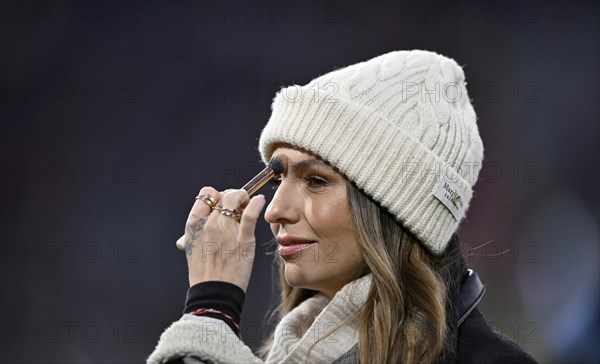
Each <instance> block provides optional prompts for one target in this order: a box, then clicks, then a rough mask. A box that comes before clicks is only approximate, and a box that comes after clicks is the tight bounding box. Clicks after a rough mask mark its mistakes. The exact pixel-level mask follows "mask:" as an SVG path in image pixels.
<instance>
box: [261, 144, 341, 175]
mask: <svg viewBox="0 0 600 364" xmlns="http://www.w3.org/2000/svg"><path fill="white" fill-rule="evenodd" d="M274 158H278V159H281V160H283V162H284V163H285V164H286V167H288V168H291V169H292V170H294V169H298V170H301V169H305V168H308V167H315V166H316V167H318V168H323V169H325V170H330V171H334V172H337V170H336V169H335V168H334V167H332V166H331V165H329V163H327V162H326V161H324V160H323V159H322V158H320V157H319V156H318V155H315V154H313V153H311V152H309V151H306V150H302V149H300V148H296V147H294V146H290V145H287V144H284V145H279V146H277V147H276V148H275V149H274V150H273V154H272V155H271V159H274ZM288 168H286V169H288Z"/></svg>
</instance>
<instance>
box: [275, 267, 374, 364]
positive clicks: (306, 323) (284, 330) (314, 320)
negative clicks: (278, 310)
mask: <svg viewBox="0 0 600 364" xmlns="http://www.w3.org/2000/svg"><path fill="white" fill-rule="evenodd" d="M371 279H372V276H371V274H368V275H366V276H364V277H361V278H359V279H357V280H355V281H353V282H350V283H348V284H347V285H345V286H344V287H343V288H342V289H341V290H340V291H339V292H338V293H336V294H335V296H334V297H333V299H332V300H331V301H329V300H328V298H327V297H326V296H325V295H323V294H321V293H318V294H316V295H314V296H313V297H311V298H309V299H307V300H306V301H304V302H302V303H301V304H300V305H298V307H296V308H294V309H293V310H292V311H290V312H289V313H288V314H287V315H285V316H284V317H283V319H282V320H281V322H280V323H279V324H278V325H277V328H276V329H275V336H274V341H273V346H272V348H271V351H270V353H269V355H268V357H267V363H282V362H283V363H314V362H333V361H335V360H336V359H337V358H338V357H340V356H341V355H343V354H344V353H346V352H347V351H348V350H350V349H351V348H352V346H354V345H355V344H356V343H357V342H358V334H357V332H356V326H357V323H358V315H357V314H358V310H359V308H360V307H361V306H362V304H363V303H364V302H365V301H366V298H367V295H368V293H369V288H370V286H371ZM342 323H343V324H342ZM340 324H342V325H341V326H340Z"/></svg>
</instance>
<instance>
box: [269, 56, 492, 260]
mask: <svg viewBox="0 0 600 364" xmlns="http://www.w3.org/2000/svg"><path fill="white" fill-rule="evenodd" d="M272 109H273V110H272V114H271V117H270V119H269V122H268V123H267V125H266V126H265V128H264V129H263V131H262V133H261V137H260V142H259V150H260V153H261V156H262V159H263V161H264V162H265V163H268V161H269V160H270V158H271V155H272V153H273V148H274V146H275V144H276V143H288V144H291V145H294V146H296V147H300V148H302V149H304V150H307V151H310V152H312V153H314V154H316V155H318V156H319V157H321V158H323V159H324V160H326V161H327V162H329V163H330V164H331V165H333V166H335V167H336V168H338V169H339V170H340V171H341V172H342V173H343V174H345V175H346V176H347V177H348V178H349V179H350V180H352V181H354V182H355V183H356V184H357V186H358V187H359V188H361V189H362V190H363V191H365V192H366V193H367V194H368V195H370V196H371V197H373V198H374V199H375V200H376V201H378V202H379V203H380V204H381V205H382V206H383V207H384V208H385V209H387V210H388V211H389V212H390V213H392V214H393V215H394V216H395V217H396V219H397V220H398V221H399V222H400V223H402V224H403V225H404V226H405V227H406V228H408V229H409V230H410V231H412V232H413V234H415V235H416V236H417V238H419V240H421V241H422V242H423V243H424V244H425V246H426V247H427V248H428V249H429V250H430V251H431V252H433V253H434V254H439V253H441V252H443V250H444V249H445V247H446V243H447V242H448V241H449V240H450V237H451V236H452V234H453V233H454V232H455V231H456V229H457V228H458V225H459V223H460V221H461V220H462V218H463V217H464V215H465V213H466V211H467V209H468V204H469V202H470V200H471V198H472V195H473V193H472V187H473V185H474V184H475V182H476V180H477V176H478V174H479V170H480V169H481V163H482V160H483V144H482V141H481V138H480V136H479V131H478V129H477V125H476V116H475V111H474V110H473V107H472V106H471V103H470V101H469V97H468V95H467V90H466V87H465V77H464V73H463V70H462V68H461V67H460V66H459V65H458V64H457V63H456V62H455V61H454V60H452V59H449V58H446V57H444V56H441V55H439V54H436V53H433V52H427V51H420V50H415V51H396V52H391V53H387V54H384V55H381V56H379V57H376V58H373V59H371V60H369V61H366V62H361V63H358V64H355V65H351V66H348V67H345V68H342V69H338V70H335V71H333V72H330V73H327V74H325V75H323V76H320V77H318V78H316V79H314V80H313V81H311V82H310V83H309V84H307V85H305V86H298V85H295V86H290V87H287V88H284V89H282V90H281V91H279V92H278V93H277V95H276V97H275V99H274V101H273V104H272ZM443 177H445V178H447V179H449V180H451V181H452V182H453V183H454V185H453V186H456V188H457V189H458V190H459V192H460V194H461V195H462V197H463V198H464V200H462V203H463V204H464V209H463V210H461V211H460V215H459V216H456V215H453V213H452V212H451V211H450V210H449V208H448V207H446V206H445V205H444V204H443V203H442V202H441V201H440V199H439V198H436V197H435V196H434V191H435V189H436V187H437V186H438V184H440V182H441V180H442V178H443ZM455 214H456V213H455ZM455 216H456V217H455Z"/></svg>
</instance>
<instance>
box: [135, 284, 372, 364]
mask: <svg viewBox="0 0 600 364" xmlns="http://www.w3.org/2000/svg"><path fill="white" fill-rule="evenodd" d="M370 286H371V275H370V274H369V275H366V276H364V277H362V278H359V279H357V280H356V281H353V282H350V283H348V284H346V285H345V286H344V287H343V288H342V289H341V290H340V291H338V292H337V293H336V295H335V296H334V297H333V299H332V300H331V301H329V300H328V299H327V297H326V296H324V295H323V294H320V293H318V294H316V295H315V296H313V297H311V298H309V299H307V300H306V301H304V302H302V303H301V304H300V305H298V306H297V307H296V308H294V309H293V310H292V311H290V312H289V313H288V314H287V315H285V317H284V318H283V319H282V320H281V322H280V323H279V324H278V325H277V327H276V328H275V335H274V341H273V346H272V348H271V352H270V353H269V355H268V357H267V360H266V362H267V363H331V362H333V361H334V360H335V359H337V358H338V357H340V356H342V355H343V354H344V353H346V352H347V351H348V350H350V349H351V348H352V346H354V345H355V344H356V343H357V342H358V336H357V331H356V325H357V319H358V315H357V314H358V310H359V308H360V307H361V306H362V305H363V304H364V302H365V301H366V298H367V295H368V292H369V288H370ZM185 356H193V357H197V358H199V359H200V360H202V361H203V362H211V363H263V361H262V360H261V359H260V358H258V357H256V356H255V355H254V354H253V353H252V351H251V350H250V348H249V347H248V346H246V345H245V344H244V343H243V342H242V341H241V340H240V339H239V338H238V337H237V336H236V335H235V334H234V333H233V331H232V330H231V328H230V327H229V326H227V325H226V324H225V323H224V322H223V321H221V320H218V319H214V318H209V317H204V316H200V317H198V316H193V315H189V314H186V315H183V317H182V318H181V319H180V320H179V321H177V322H175V323H173V324H172V325H171V326H170V327H169V328H168V329H166V330H165V332H164V333H163V334H162V335H161V337H160V340H159V342H158V345H157V346H156V348H155V349H154V352H153V353H152V354H151V355H150V357H149V358H148V361H147V364H160V363H166V362H167V361H169V360H171V359H175V358H180V357H185Z"/></svg>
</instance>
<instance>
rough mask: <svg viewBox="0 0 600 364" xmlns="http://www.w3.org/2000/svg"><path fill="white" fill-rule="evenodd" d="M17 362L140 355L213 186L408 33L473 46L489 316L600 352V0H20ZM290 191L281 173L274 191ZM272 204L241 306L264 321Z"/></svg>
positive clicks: (6, 221) (403, 42)
mask: <svg viewBox="0 0 600 364" xmlns="http://www.w3.org/2000/svg"><path fill="white" fill-rule="evenodd" d="M0 17H1V18H0V21H1V23H0V24H1V28H0V41H1V44H0V65H1V73H0V76H1V79H0V105H1V110H0V118H1V120H2V123H1V129H0V135H1V150H0V151H1V164H0V166H1V169H0V177H1V179H0V182H1V186H0V198H1V215H0V217H1V222H0V228H1V230H0V240H1V245H0V247H1V250H0V274H1V282H0V287H1V288H0V289H1V301H0V362H1V363H136V362H138V363H139V362H142V361H144V360H145V358H146V357H147V356H148V355H149V354H150V352H151V351H152V350H153V348H154V346H155V344H156V342H157V341H158V338H159V336H160V334H161V332H162V331H163V330H164V329H165V328H166V327H167V326H168V325H169V324H170V323H171V322H173V321H175V320H177V319H178V318H179V317H180V316H181V313H182V309H183V303H184V301H185V293H186V289H187V287H188V283H187V269H186V263H185V257H184V255H183V254H182V253H181V252H179V251H178V250H177V249H176V248H175V240H176V239H177V238H178V237H179V236H180V235H181V234H182V232H183V227H184V223H185V220H186V218H187V214H188V211H189V209H190V207H191V205H192V203H193V198H194V196H196V194H197V193H198V191H199V189H200V187H202V186H204V185H212V186H214V187H216V188H220V189H224V188H228V187H240V186H241V185H242V184H244V183H245V182H246V181H247V180H248V179H249V178H251V177H252V176H253V175H254V174H255V173H256V172H258V171H259V170H260V169H261V168H262V164H261V163H260V160H259V155H258V152H257V150H256V147H257V143H258V137H259V135H260V131H261V129H262V127H263V125H264V124H265V123H266V121H267V120H268V118H269V115H270V104H271V100H272V98H273V96H274V95H275V92H276V91H277V90H279V88H280V87H282V86H287V85H291V84H294V83H296V84H305V83H307V82H308V81H310V80H311V79H313V78H315V77H317V76H319V75H321V74H323V73H326V72H329V71H331V70H333V69H334V68H335V67H343V66H346V65H350V64H353V63H356V62H359V61H364V60H367V59H369V58H372V57H374V56H377V55H380V54H383V53H385V52H389V51H392V50H401V49H427V50H433V51H436V52H438V53H441V54H444V55H446V56H449V57H451V58H454V59H456V60H457V61H458V63H459V64H461V65H462V66H463V67H464V70H465V73H466V76H467V82H468V89H469V93H470V95H469V96H470V97H471V98H472V100H473V103H474V107H475V110H476V112H477V114H478V118H479V127H480V132H481V136H482V138H483V141H484V146H485V156H486V157H485V161H484V167H483V170H482V173H481V175H480V178H479V181H478V183H477V185H476V194H475V198H474V200H473V202H472V204H471V207H470V210H469V213H468V218H467V220H465V221H464V222H463V224H462V225H461V228H460V230H459V234H460V236H461V240H462V242H463V248H464V252H465V255H466V256H467V260H468V263H469V265H470V266H471V267H474V268H475V269H476V270H477V271H478V272H479V274H480V276H481V277H482V279H483V281H484V282H485V283H486V284H487V287H488V291H487V294H486V297H485V298H484V301H483V302H482V303H481V309H482V311H483V312H484V313H485V314H486V315H487V317H488V319H489V320H490V321H492V322H493V324H494V325H495V326H496V327H497V328H498V329H499V330H501V331H502V332H503V333H504V334H505V335H507V336H508V337H510V338H511V339H512V340H514V341H516V342H517V343H518V344H519V345H521V346H522V347H524V348H525V349H526V350H528V351H529V352H531V353H532V354H533V355H534V356H535V358H537V359H538V360H539V361H540V362H543V363H593V362H598V361H599V352H598V345H597V344H598V342H599V341H600V340H599V339H600V337H599V331H598V326H599V322H598V321H599V320H598V319H599V315H598V307H599V289H598V287H599V282H598V281H599V272H598V270H599V268H598V267H599V264H598V263H599V244H598V243H599V226H598V221H599V220H598V218H599V191H598V189H599V185H600V183H599V165H600V164H599V149H598V145H599V143H598V139H599V134H600V133H599V112H598V100H599V97H598V84H599V73H598V70H599V62H598V61H599V57H598V55H599V39H598V38H599V37H598V34H599V26H598V19H599V9H598V2H595V1H589V2H587V1H585V2H576V1H564V2H561V1H552V2H538V1H523V2H520V1H519V2H509V1H507V2H504V1H502V2H478V1H470V2H449V3H446V2H430V1H428V2H418V1H398V2H392V1H389V2H388V1H383V2H375V1H344V2H342V1H323V2H316V1H315V2H312V1H309V2H303V1H283V2H271V1H269V2H262V1H250V2H236V1H226V2H217V1H174V2H167V1H139V2H138V1H102V2H75V1H41V2H30V1H2V2H1V3H0ZM271 192H272V191H270V190H268V189H266V188H265V189H264V192H263V193H265V194H266V195H267V198H268V199H269V197H270V196H272V193H271ZM271 238H272V236H271V235H270V230H269V229H268V225H267V224H266V223H265V222H264V221H263V222H262V223H259V226H258V232H257V239H258V242H259V252H258V256H259V258H257V262H256V264H255V267H254V272H253V276H252V280H251V283H250V287H249V289H248V295H247V301H246V305H245V308H244V314H243V330H244V336H245V338H246V341H247V343H248V344H249V345H250V346H251V347H252V348H256V347H258V345H259V344H260V340H261V338H262V337H264V336H265V335H266V333H267V331H268V330H267V326H268V325H265V324H263V318H264V315H265V312H267V310H268V308H269V307H270V305H272V303H273V300H274V298H276V297H277V292H276V291H275V290H274V289H273V284H272V279H271V270H272V264H271V262H272V255H268V254H265V253H266V252H268V251H269V250H270V247H269V241H270V240H271Z"/></svg>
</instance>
